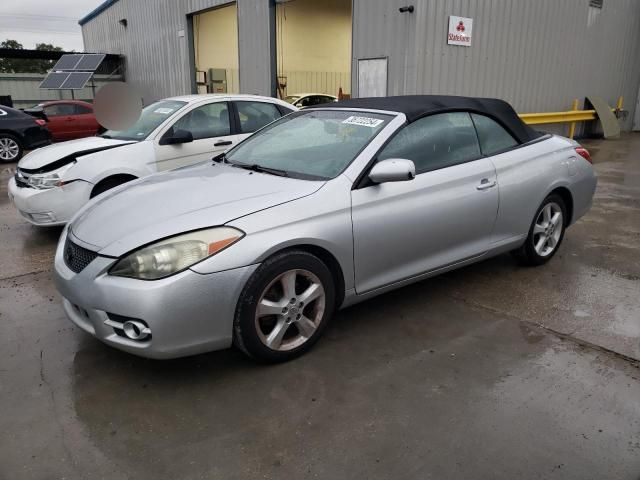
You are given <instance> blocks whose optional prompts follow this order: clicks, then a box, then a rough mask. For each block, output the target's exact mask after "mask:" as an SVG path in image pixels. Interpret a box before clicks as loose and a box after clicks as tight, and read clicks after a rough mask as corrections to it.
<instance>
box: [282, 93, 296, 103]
mask: <svg viewBox="0 0 640 480" xmlns="http://www.w3.org/2000/svg"><path fill="white" fill-rule="evenodd" d="M299 98H300V95H287V96H286V97H284V101H285V102H289V103H294V102H295V101H296V100H298V99H299Z"/></svg>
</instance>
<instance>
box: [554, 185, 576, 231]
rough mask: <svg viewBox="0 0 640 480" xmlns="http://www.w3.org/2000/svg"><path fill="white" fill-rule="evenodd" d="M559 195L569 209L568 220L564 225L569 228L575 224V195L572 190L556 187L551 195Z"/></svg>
mask: <svg viewBox="0 0 640 480" xmlns="http://www.w3.org/2000/svg"><path fill="white" fill-rule="evenodd" d="M553 194H556V195H559V196H560V198H562V200H563V201H564V205H565V207H566V208H567V219H566V220H565V222H564V224H565V227H568V226H569V225H571V223H572V222H573V195H572V193H571V190H569V189H568V188H567V187H565V186H560V187H556V188H554V189H553V190H551V191H550V192H549V195H553Z"/></svg>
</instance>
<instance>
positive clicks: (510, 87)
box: [82, 0, 640, 129]
mask: <svg viewBox="0 0 640 480" xmlns="http://www.w3.org/2000/svg"><path fill="white" fill-rule="evenodd" d="M318 1H320V0H318ZM225 3H228V2H227V1H226V0H120V1H119V2H118V3H116V4H115V5H113V6H112V7H111V8H109V9H107V10H106V11H105V12H103V13H101V14H100V15H99V16H98V17H96V18H94V19H92V20H90V21H89V22H88V23H86V24H85V25H84V26H83V29H82V30H83V35H84V39H85V47H86V49H87V50H89V51H103V52H107V53H118V54H123V55H125V58H126V62H127V79H128V81H129V82H130V83H132V84H133V85H134V86H136V87H137V88H139V90H140V91H141V92H142V94H143V95H144V98H145V101H150V100H154V99H157V98H162V97H165V96H169V95H177V94H182V93H188V92H191V76H190V71H189V70H190V67H189V45H188V42H189V37H188V31H187V30H188V28H187V15H188V14H192V13H195V12H198V11H201V10H205V9H208V8H212V7H215V6H219V5H222V4H225ZM237 4H238V31H239V43H238V48H239V57H240V58H239V65H240V91H241V92H243V93H260V94H265V95H268V94H270V92H271V91H272V90H271V89H272V85H273V84H272V82H273V81H274V78H272V73H271V72H272V71H274V69H273V65H272V58H273V55H272V52H274V51H275V50H274V46H273V45H272V44H271V43H270V42H271V40H272V39H273V38H274V37H275V36H273V35H271V33H272V32H271V28H272V25H273V23H272V18H271V17H270V15H271V14H272V9H271V6H272V4H273V0H238V2H237ZM407 4H413V5H414V6H415V12H414V13H400V12H398V8H399V7H401V6H405V5H407ZM449 15H459V16H464V17H471V18H473V20H474V24H473V39H472V46H471V47H469V48H467V47H458V46H449V45H447V43H446V34H447V26H448V16H449ZM121 18H127V21H128V27H127V28H126V29H125V28H124V27H122V26H121V25H119V24H118V20H120V19H121ZM353 18H354V21H353V45H352V55H353V68H352V90H353V94H354V95H357V60H358V59H359V58H371V57H381V56H386V57H388V58H389V88H388V92H389V94H391V95H394V94H395V95H398V94H411V93H439V94H457V95H476V96H491V97H500V98H504V99H505V100H508V101H510V102H511V103H512V104H513V105H514V106H515V108H516V110H518V111H519V112H536V111H555V110H562V109H567V108H568V107H570V105H571V101H572V99H574V98H580V99H582V98H584V97H585V96H587V95H597V96H601V97H603V98H605V99H606V100H607V101H608V102H609V103H610V104H612V105H613V104H615V101H616V98H617V97H618V96H619V95H623V96H624V97H625V107H626V108H627V109H629V110H630V111H631V112H630V116H629V118H628V119H627V121H626V122H625V125H624V126H625V128H627V129H628V128H630V125H631V118H632V117H633V113H634V110H635V100H636V97H637V92H638V84H639V82H640V55H638V52H637V48H638V46H639V45H640V1H638V0H605V1H604V8H603V9H602V10H595V9H593V8H592V7H589V1H588V0H535V1H533V0H437V1H436V0H411V1H407V0H353ZM180 31H184V33H185V35H184V36H182V37H181V36H179V32H180Z"/></svg>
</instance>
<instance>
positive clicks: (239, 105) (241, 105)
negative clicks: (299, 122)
mask: <svg viewBox="0 0 640 480" xmlns="http://www.w3.org/2000/svg"><path fill="white" fill-rule="evenodd" d="M233 105H234V113H235V120H236V122H237V126H238V133H239V135H238V139H239V140H238V141H240V140H243V139H245V138H247V137H248V136H249V135H251V134H252V133H253V132H255V131H256V130H259V129H261V128H262V127H264V126H265V125H268V124H270V123H271V122H273V121H274V120H277V119H278V118H280V117H281V116H282V113H280V110H278V107H276V106H275V105H274V104H273V103H269V102H258V101H248V100H247V101H245V100H236V101H234V102H233Z"/></svg>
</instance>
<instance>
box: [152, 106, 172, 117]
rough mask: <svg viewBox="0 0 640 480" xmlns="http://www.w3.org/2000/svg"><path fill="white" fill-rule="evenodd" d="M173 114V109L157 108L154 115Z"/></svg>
mask: <svg viewBox="0 0 640 480" xmlns="http://www.w3.org/2000/svg"><path fill="white" fill-rule="evenodd" d="M171 112H173V108H156V109H155V110H154V111H153V113H159V114H160V115H169V114H170V113H171Z"/></svg>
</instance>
